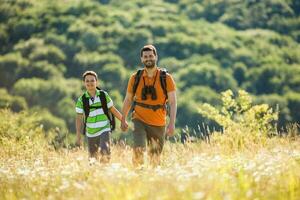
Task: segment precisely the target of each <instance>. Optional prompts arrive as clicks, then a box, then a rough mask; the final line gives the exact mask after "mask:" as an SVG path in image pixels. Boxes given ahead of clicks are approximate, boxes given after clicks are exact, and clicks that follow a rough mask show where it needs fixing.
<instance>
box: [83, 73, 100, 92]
mask: <svg viewBox="0 0 300 200" xmlns="http://www.w3.org/2000/svg"><path fill="white" fill-rule="evenodd" d="M84 86H85V88H86V89H87V90H95V89H96V86H97V80H96V78H95V76H93V75H87V76H86V77H85V79H84Z"/></svg>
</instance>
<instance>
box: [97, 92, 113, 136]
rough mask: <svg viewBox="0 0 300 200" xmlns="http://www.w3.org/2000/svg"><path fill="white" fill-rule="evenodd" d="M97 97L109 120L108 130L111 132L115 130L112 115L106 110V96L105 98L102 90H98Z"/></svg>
mask: <svg viewBox="0 0 300 200" xmlns="http://www.w3.org/2000/svg"><path fill="white" fill-rule="evenodd" d="M99 97H100V101H101V106H102V109H103V112H104V114H105V115H106V116H107V118H108V120H109V123H110V129H111V130H112V131H113V130H115V128H116V123H115V118H114V116H113V114H112V113H110V112H109V110H108V107H107V101H106V96H105V93H104V91H103V90H100V96H99Z"/></svg>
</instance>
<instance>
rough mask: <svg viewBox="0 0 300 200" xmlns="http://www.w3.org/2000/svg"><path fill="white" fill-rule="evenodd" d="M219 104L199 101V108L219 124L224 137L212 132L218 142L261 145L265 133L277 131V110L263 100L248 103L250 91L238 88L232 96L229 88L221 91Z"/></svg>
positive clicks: (237, 147) (249, 145)
mask: <svg viewBox="0 0 300 200" xmlns="http://www.w3.org/2000/svg"><path fill="white" fill-rule="evenodd" d="M222 102H223V106H222V107H221V108H220V109H216V108H214V107H213V106H211V105H209V104H202V105H201V106H200V107H199V112H200V113H201V114H202V115H204V116H206V117H208V118H209V119H212V120H214V121H216V122H217V123H218V124H220V125H221V126H222V127H223V133H224V137H223V136H221V135H214V138H215V139H216V140H220V141H219V142H221V143H228V145H229V146H230V147H231V148H232V149H240V148H244V147H246V148H247V147H251V146H252V145H263V144H264V143H265V141H266V139H267V137H269V136H273V135H277V130H276V125H275V123H276V121H277V120H278V113H277V112H274V111H273V110H272V108H270V107H269V105H267V104H261V105H254V106H253V105H252V100H251V97H250V95H249V94H248V93H247V92H245V91H243V90H239V91H238V95H237V96H236V97H234V94H233V92H232V91H231V90H227V91H225V92H222Z"/></svg>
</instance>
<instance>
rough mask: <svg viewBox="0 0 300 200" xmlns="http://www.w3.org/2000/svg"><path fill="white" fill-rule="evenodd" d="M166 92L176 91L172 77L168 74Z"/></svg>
mask: <svg viewBox="0 0 300 200" xmlns="http://www.w3.org/2000/svg"><path fill="white" fill-rule="evenodd" d="M166 81H167V92H172V91H175V90H176V84H175V81H174V79H173V77H172V76H171V75H170V74H167V78H166Z"/></svg>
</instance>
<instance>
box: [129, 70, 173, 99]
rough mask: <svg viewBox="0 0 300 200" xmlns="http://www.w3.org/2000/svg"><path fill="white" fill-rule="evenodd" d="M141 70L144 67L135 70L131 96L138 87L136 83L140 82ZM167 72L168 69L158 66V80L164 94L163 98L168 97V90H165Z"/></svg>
mask: <svg viewBox="0 0 300 200" xmlns="http://www.w3.org/2000/svg"><path fill="white" fill-rule="evenodd" d="M143 71H144V69H139V70H138V71H137V72H136V75H135V78H134V84H133V96H134V95H135V92H136V90H137V87H138V85H139V82H140V79H141V76H142V74H143ZM167 73H168V70H167V69H165V68H160V73H159V80H160V85H161V88H162V89H163V91H164V94H165V100H167V99H168V92H167Z"/></svg>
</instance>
